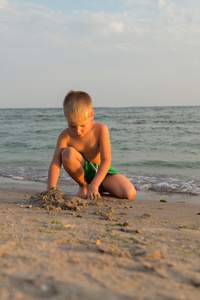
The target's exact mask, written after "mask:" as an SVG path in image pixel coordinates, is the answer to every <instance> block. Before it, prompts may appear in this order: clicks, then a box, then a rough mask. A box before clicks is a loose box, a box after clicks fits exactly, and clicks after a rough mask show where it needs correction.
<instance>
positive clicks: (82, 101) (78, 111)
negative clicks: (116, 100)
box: [63, 90, 93, 121]
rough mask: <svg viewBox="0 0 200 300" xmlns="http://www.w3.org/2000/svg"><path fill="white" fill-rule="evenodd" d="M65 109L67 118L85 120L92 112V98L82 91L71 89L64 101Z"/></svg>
mask: <svg viewBox="0 0 200 300" xmlns="http://www.w3.org/2000/svg"><path fill="white" fill-rule="evenodd" d="M63 110H64V114H65V117H66V118H67V120H73V121H77V120H85V119H87V118H89V117H90V116H91V114H92V111H93V108H92V99H91V98H90V96H89V95H88V94H87V93H85V92H81V91H73V90H71V91H69V92H68V94H67V95H66V96H65V98H64V101H63Z"/></svg>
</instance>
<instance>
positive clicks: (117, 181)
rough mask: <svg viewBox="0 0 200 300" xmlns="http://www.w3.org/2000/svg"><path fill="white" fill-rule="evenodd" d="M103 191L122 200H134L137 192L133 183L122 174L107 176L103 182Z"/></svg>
mask: <svg viewBox="0 0 200 300" xmlns="http://www.w3.org/2000/svg"><path fill="white" fill-rule="evenodd" d="M102 185H103V191H104V192H108V193H109V194H111V195H112V196H115V197H117V198H120V199H129V200H131V199H133V198H134V197H135V195H136V190H135V188H134V186H133V185H132V183H131V182H130V181H129V180H128V178H126V177H125V176H123V175H121V174H114V175H111V174H107V175H106V177H105V179H104V180H103V182H102Z"/></svg>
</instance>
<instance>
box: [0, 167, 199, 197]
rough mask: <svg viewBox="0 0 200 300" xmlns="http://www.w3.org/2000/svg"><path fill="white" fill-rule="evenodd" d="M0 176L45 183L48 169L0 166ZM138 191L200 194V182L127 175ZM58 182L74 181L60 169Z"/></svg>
mask: <svg viewBox="0 0 200 300" xmlns="http://www.w3.org/2000/svg"><path fill="white" fill-rule="evenodd" d="M0 176H2V177H7V178H11V179H14V180H24V181H37V182H42V183H47V179H48V170H47V169H46V168H39V167H34V168H33V167H18V168H13V167H11V166H9V167H6V168H5V167H4V168H3V167H0ZM128 178H129V180H130V181H131V182H132V183H133V185H134V186H135V188H136V190H138V191H154V192H162V193H179V194H188V195H200V182H197V181H195V180H180V179H177V178H172V177H169V178H168V177H166V178H165V177H159V176H157V177H156V176H141V175H140V176H128ZM58 184H65V185H72V184H75V182H74V181H73V180H72V179H71V178H70V177H69V176H68V174H67V173H66V172H65V171H64V170H63V169H61V172H60V177H59V181H58Z"/></svg>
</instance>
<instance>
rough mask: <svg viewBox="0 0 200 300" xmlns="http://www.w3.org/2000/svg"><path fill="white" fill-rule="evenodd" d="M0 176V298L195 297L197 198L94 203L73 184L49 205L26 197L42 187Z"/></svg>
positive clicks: (199, 289) (199, 266) (143, 196)
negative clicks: (59, 201)
mask: <svg viewBox="0 0 200 300" xmlns="http://www.w3.org/2000/svg"><path fill="white" fill-rule="evenodd" d="M0 179H1V181H0V183H1V184H0V299H1V300H8V299H10V300H11V299H12V300H13V299H14V300H15V299H16V300H20V299H26V300H29V299H31V300H33V299H59V300H61V299H62V300H63V299H67V300H70V299H72V300H74V299H81V300H82V299H84V300H86V299H87V300H88V299H91V300H96V299H98V300H100V299H142V300H144V299H154V300H155V299H174V300H175V299H176V300H184V299H185V300H188V299H189V300H192V299H195V300H196V299H198V298H199V295H200V204H199V197H197V196H196V197H191V196H181V195H174V194H171V195H166V194H165V195H163V194H158V193H151V192H147V193H142V192H138V193H137V196H136V198H135V199H134V200H131V201H130V200H119V199H116V198H113V197H110V196H104V197H102V198H101V199H99V200H98V201H97V200H93V201H92V200H87V199H81V198H79V197H74V196H72V195H70V193H72V192H73V193H74V192H75V187H73V186H72V187H71V188H69V187H68V188H67V191H65V190H66V188H65V190H64V192H65V193H67V195H65V197H66V199H65V200H66V201H68V202H70V203H72V204H73V205H72V206H71V207H70V205H69V206H68V208H67V207H65V209H61V207H59V205H58V206H57V209H56V210H54V208H53V207H47V206H45V205H44V202H43V203H42V202H41V201H35V202H34V201H33V200H34V199H35V198H31V196H34V195H35V194H36V191H38V190H40V188H41V185H40V184H37V183H30V182H29V183H24V182H22V183H21V182H17V181H15V182H14V181H11V180H10V181H9V180H7V181H6V182H5V179H2V178H0ZM60 190H62V189H60ZM160 200H165V201H167V202H160ZM51 204H52V203H51ZM68 204H69V203H68Z"/></svg>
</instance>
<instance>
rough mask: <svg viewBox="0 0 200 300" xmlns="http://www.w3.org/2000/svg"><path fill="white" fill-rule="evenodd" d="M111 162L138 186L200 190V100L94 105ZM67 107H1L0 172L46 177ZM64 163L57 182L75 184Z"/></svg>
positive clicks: (21, 177) (191, 192) (194, 192)
mask: <svg viewBox="0 0 200 300" xmlns="http://www.w3.org/2000/svg"><path fill="white" fill-rule="evenodd" d="M94 120H95V121H97V122H102V123H104V124H106V125H107V126H108V128H109V131H110V139H111V146H112V166H113V167H114V168H115V169H116V170H117V171H118V172H120V173H121V174H123V175H125V176H126V177H128V178H129V179H130V181H131V182H132V183H133V184H134V186H135V188H136V190H138V191H155V192H163V193H165V192H166V193H181V194H189V195H200V106H195V107H194V106H185V107H124V108H110V107H109V108H108V107H106V108H104V107H97V108H95V117H94ZM66 127H67V121H66V119H65V117H64V114H63V110H62V108H34V109H33V108H31V109H0V141H1V143H0V176H1V177H6V178H12V179H14V180H20V181H35V182H42V183H46V182H47V176H48V168H49V164H50V162H51V160H52V156H53V153H54V149H55V146H56V142H57V138H58V135H59V134H60V132H61V131H62V130H63V129H64V128H66ZM74 184H75V183H74V182H73V180H72V179H71V178H70V177H69V176H68V174H67V173H66V172H65V170H64V169H63V168H62V169H61V172H60V177H59V181H58V185H66V186H70V185H74Z"/></svg>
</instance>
